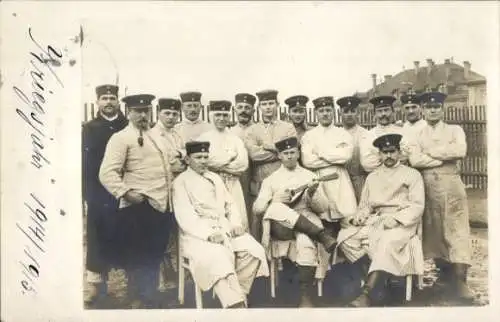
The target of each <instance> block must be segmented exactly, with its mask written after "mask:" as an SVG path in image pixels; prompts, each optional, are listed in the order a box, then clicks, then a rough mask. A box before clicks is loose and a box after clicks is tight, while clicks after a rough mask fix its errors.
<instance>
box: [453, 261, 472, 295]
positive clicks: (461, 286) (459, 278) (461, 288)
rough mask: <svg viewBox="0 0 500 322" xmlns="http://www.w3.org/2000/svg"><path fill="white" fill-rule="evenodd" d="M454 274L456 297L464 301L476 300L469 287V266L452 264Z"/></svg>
mask: <svg viewBox="0 0 500 322" xmlns="http://www.w3.org/2000/svg"><path fill="white" fill-rule="evenodd" d="M452 266H453V272H454V287H455V292H456V295H457V297H458V298H459V299H461V300H464V301H470V302H472V300H474V294H473V293H472V291H471V290H470V288H469V286H468V285H467V270H468V268H469V266H468V265H467V264H452Z"/></svg>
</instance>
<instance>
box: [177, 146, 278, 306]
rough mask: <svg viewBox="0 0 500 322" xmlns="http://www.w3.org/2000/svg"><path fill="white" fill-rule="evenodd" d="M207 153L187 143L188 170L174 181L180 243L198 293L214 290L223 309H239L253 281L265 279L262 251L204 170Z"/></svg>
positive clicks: (214, 178) (216, 179) (216, 181)
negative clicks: (258, 278)
mask: <svg viewBox="0 0 500 322" xmlns="http://www.w3.org/2000/svg"><path fill="white" fill-rule="evenodd" d="M209 147H210V143H209V142H195V141H193V142H188V143H186V154H187V156H186V159H185V160H186V163H187V164H188V169H187V170H186V171H184V172H183V173H181V174H179V176H178V177H177V178H176V179H175V180H174V188H173V203H174V208H175V218H176V219H177V223H178V224H179V228H180V243H181V247H182V250H183V255H184V256H185V257H187V258H189V260H190V266H191V274H192V276H193V279H194V281H195V282H196V284H197V285H198V286H199V287H200V288H201V290H203V291H207V290H209V289H210V288H212V287H213V288H214V291H215V293H216V294H217V296H218V298H219V300H220V302H221V304H222V306H223V307H224V308H242V307H246V306H247V304H246V303H247V299H246V295H248V293H250V289H251V287H252V283H253V281H254V279H255V278H256V277H259V276H268V275H269V268H268V265H267V260H266V257H265V252H264V249H263V248H262V246H261V245H260V244H259V243H258V242H257V241H256V240H255V239H254V238H253V237H252V236H250V235H249V234H248V233H245V232H244V229H243V227H242V226H241V220H240V218H241V217H240V214H239V213H238V207H237V206H236V205H235V204H234V202H232V200H231V197H230V194H229V192H228V191H227V190H226V187H225V185H224V182H223V181H222V179H221V178H220V177H219V176H218V175H217V174H215V173H213V172H210V171H208V170H207V167H208V155H209Z"/></svg>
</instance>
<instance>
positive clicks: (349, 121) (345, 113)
mask: <svg viewBox="0 0 500 322" xmlns="http://www.w3.org/2000/svg"><path fill="white" fill-rule="evenodd" d="M340 115H341V116H342V124H344V126H346V127H353V126H354V125H356V124H357V123H358V112H357V110H356V109H354V108H343V109H342V110H341V113H340Z"/></svg>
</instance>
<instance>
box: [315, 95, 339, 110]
mask: <svg viewBox="0 0 500 322" xmlns="http://www.w3.org/2000/svg"><path fill="white" fill-rule="evenodd" d="M313 104H314V108H320V107H323V106H331V107H334V105H335V103H334V102H333V96H323V97H318V98H316V99H314V100H313Z"/></svg>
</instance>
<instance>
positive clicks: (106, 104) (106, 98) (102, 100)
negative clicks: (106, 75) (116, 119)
mask: <svg viewBox="0 0 500 322" xmlns="http://www.w3.org/2000/svg"><path fill="white" fill-rule="evenodd" d="M97 106H98V108H99V111H101V113H102V114H104V115H105V116H107V117H113V116H115V115H116V113H118V111H119V110H120V105H119V104H118V97H116V95H113V94H104V95H101V96H99V98H98V99H97Z"/></svg>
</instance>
